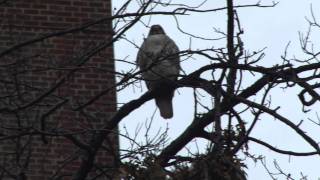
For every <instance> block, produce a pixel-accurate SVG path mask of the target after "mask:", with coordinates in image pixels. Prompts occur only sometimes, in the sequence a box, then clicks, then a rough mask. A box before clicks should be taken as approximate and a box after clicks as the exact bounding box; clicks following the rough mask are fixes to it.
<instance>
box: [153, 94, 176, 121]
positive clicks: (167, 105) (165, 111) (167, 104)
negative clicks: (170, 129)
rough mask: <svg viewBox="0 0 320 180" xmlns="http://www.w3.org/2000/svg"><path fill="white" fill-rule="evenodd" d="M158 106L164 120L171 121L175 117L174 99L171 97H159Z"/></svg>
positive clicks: (157, 99)
mask: <svg viewBox="0 0 320 180" xmlns="http://www.w3.org/2000/svg"><path fill="white" fill-rule="evenodd" d="M155 101H156V104H157V106H158V108H159V110H160V115H161V116H162V117H163V118H164V119H170V118H172V116H173V108H172V98H171V97H158V98H156V99H155Z"/></svg>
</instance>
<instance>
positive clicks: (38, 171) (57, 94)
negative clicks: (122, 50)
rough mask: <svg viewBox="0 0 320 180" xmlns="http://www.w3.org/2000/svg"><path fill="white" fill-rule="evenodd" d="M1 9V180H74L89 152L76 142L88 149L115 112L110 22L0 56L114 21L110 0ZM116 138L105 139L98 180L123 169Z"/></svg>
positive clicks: (45, 1) (13, 3) (14, 4)
mask: <svg viewBox="0 0 320 180" xmlns="http://www.w3.org/2000/svg"><path fill="white" fill-rule="evenodd" d="M1 2H2V1H0V77H1V78H0V135H1V136H0V142H1V143H0V179H5V178H9V179H10V178H17V177H18V175H19V174H24V176H26V177H28V179H31V180H38V179H39V180H45V179H59V178H61V179H70V178H71V175H72V173H73V172H74V171H75V170H76V169H77V167H78V166H79V162H80V161H79V155H80V154H81V152H82V149H81V148H79V147H78V146H77V145H75V143H74V141H72V140H71V139H70V138H69V137H70V136H69V135H72V136H73V137H76V138H77V139H80V140H81V141H82V142H84V143H88V140H89V139H90V137H92V136H94V134H95V133H97V132H99V128H101V127H102V124H103V123H104V122H105V121H106V120H107V119H108V117H109V116H110V115H111V114H112V113H113V112H115V111H116V105H115V103H116V98H115V91H114V89H113V87H112V86H113V85H114V74H113V73H112V72H113V70H114V61H113V49H112V46H106V44H108V42H109V41H110V40H111V37H112V24H111V22H103V23H100V24H97V25H94V26H92V27H89V28H86V29H83V30H81V31H76V32H72V33H68V34H64V35H61V36H54V37H51V38H48V39H43V40H41V41H39V42H35V43H30V44H28V45H26V46H22V47H19V48H15V49H14V50H12V51H10V52H9V53H7V54H5V55H1V52H4V51H6V50H8V49H9V48H11V47H14V46H15V45H18V44H21V43H22V42H26V41H29V40H32V39H35V38H38V37H42V36H43V35H45V34H50V33H56V32H60V31H61V30H65V29H68V28H72V27H78V26H81V25H82V24H84V23H86V22H90V21H92V20H96V19H99V18H101V17H105V16H109V15H110V13H111V0H90V1H88V0H32V1H26V0H9V1H6V2H5V3H1ZM101 47H103V48H101ZM99 48H101V50H99V51H97V52H96V50H97V49H99ZM107 89H108V90H109V91H108V93H106V94H105V95H104V96H102V97H100V98H99V99H98V100H96V101H94V102H93V103H92V104H90V105H88V106H86V107H85V108H83V109H80V110H79V109H77V107H79V106H80V105H81V104H84V103H86V102H88V101H89V100H90V99H92V98H93V97H95V96H96V95H97V94H99V93H100V92H101V91H103V90H107ZM115 132H116V130H115ZM115 134H116V133H114V134H113V135H111V136H110V137H109V138H108V139H106V141H105V143H104V148H103V149H102V150H101V152H99V156H98V158H97V160H96V163H97V164H96V166H95V168H94V169H93V172H92V173H91V176H95V175H99V174H100V175H101V174H102V175H101V176H99V177H100V178H101V179H105V178H106V175H104V174H103V172H104V171H106V172H110V171H109V170H110V169H112V168H114V167H115V166H116V162H117V160H116V159H117V153H118V151H117V148H118V137H117V135H115Z"/></svg>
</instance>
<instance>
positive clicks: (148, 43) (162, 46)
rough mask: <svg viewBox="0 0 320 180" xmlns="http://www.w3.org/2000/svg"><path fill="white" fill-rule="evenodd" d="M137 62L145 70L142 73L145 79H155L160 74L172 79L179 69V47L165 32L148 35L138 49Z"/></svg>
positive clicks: (159, 76)
mask: <svg viewBox="0 0 320 180" xmlns="http://www.w3.org/2000/svg"><path fill="white" fill-rule="evenodd" d="M137 64H138V66H139V67H140V69H141V70H146V72H143V73H142V76H143V77H144V78H145V79H146V80H156V79H159V78H161V76H162V78H165V77H167V78H170V79H172V80H174V79H176V78H177V76H178V75H179V70H180V58H179V48H178V46H177V45H176V44H175V42H174V41H173V40H172V39H170V38H169V37H168V36H167V35H165V34H158V35H152V36H148V38H146V39H145V40H144V42H143V44H142V46H141V48H140V49H139V52H138V55H137ZM148 68H150V69H148ZM171 77H172V78H171Z"/></svg>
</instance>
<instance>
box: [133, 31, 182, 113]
mask: <svg viewBox="0 0 320 180" xmlns="http://www.w3.org/2000/svg"><path fill="white" fill-rule="evenodd" d="M137 64H138V66H139V68H140V70H141V71H142V78H143V79H144V80H145V82H146V85H147V88H148V89H149V90H153V89H157V90H159V91H158V92H159V93H158V94H157V95H155V102H156V105H157V107H158V108H159V110H160V115H161V116H162V117H163V118H165V119H169V118H172V116H173V108H172V98H173V95H174V82H175V81H176V80H177V78H178V75H179V70H180V58H179V48H178V46H177V45H176V44H175V42H174V41H173V40H172V39H170V38H169V37H168V36H167V35H166V33H165V32H164V30H163V28H162V27H161V26H160V25H153V26H151V29H150V32H149V34H148V37H147V38H146V39H145V40H144V42H143V44H142V45H141V47H140V49H139V52H138V55H137Z"/></svg>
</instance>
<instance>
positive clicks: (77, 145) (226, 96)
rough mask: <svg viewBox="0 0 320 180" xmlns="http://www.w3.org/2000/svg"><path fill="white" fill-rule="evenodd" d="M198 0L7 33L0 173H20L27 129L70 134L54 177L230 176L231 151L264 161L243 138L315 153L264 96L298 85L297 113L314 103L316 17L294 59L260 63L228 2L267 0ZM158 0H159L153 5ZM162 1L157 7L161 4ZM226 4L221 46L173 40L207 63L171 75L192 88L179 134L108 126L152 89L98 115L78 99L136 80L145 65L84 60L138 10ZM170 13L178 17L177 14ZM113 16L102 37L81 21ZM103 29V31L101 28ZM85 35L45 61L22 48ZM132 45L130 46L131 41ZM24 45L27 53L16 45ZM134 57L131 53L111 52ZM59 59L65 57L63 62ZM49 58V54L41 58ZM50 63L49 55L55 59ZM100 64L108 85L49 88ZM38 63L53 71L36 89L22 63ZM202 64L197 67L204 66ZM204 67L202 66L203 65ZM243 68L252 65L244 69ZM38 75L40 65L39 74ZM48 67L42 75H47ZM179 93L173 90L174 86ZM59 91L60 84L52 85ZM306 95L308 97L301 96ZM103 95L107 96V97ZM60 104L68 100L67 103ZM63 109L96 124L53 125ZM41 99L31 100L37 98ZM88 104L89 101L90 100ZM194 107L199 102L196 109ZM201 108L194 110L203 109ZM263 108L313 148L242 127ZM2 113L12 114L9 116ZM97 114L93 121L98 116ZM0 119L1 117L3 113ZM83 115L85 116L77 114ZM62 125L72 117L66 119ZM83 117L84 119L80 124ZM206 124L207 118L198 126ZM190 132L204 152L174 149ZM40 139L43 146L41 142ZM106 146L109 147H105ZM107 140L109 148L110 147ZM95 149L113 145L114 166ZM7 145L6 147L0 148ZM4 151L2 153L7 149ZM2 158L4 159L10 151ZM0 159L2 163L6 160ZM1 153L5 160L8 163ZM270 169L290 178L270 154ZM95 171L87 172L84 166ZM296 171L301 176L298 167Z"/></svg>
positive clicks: (121, 36)
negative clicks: (75, 92)
mask: <svg viewBox="0 0 320 180" xmlns="http://www.w3.org/2000/svg"><path fill="white" fill-rule="evenodd" d="M2 3H3V4H6V3H8V2H7V1H3V2H1V3H0V5H1V6H3V4H2ZM134 3H136V4H138V5H139V6H137V7H138V8H137V9H136V11H135V12H130V10H129V7H130V6H131V5H132V4H134ZM205 4H206V1H203V2H201V3H199V5H197V6H190V5H188V4H187V3H186V4H175V3H173V2H171V1H162V0H160V1H155V0H142V1H131V0H128V1H126V2H124V4H123V6H122V7H121V8H119V9H115V12H114V13H113V14H112V15H109V16H106V17H102V18H99V19H97V20H95V21H90V22H88V23H86V24H82V25H78V26H74V27H70V28H67V29H63V30H57V31H55V32H51V33H45V34H43V35H41V36H32V37H31V38H28V39H26V40H22V41H20V42H19V41H15V42H19V43H16V44H10V46H9V47H7V48H4V49H2V48H1V52H0V59H1V60H2V61H1V64H0V73H1V76H2V78H1V82H0V86H1V93H2V94H1V97H0V114H1V115H0V117H1V120H2V122H3V123H2V124H1V137H0V140H1V141H2V142H3V143H8V144H14V146H11V145H10V147H9V146H8V148H12V149H10V150H9V152H10V153H9V154H10V156H13V157H14V159H15V162H14V163H12V162H13V161H11V162H8V161H5V160H3V161H2V164H0V169H1V174H0V175H1V176H0V177H1V178H2V179H5V178H11V179H26V178H27V177H26V175H25V171H27V169H28V168H29V164H30V162H31V161H32V158H33V157H34V155H35V154H34V152H33V150H32V149H33V148H32V147H33V146H35V144H34V143H33V142H34V141H33V140H34V139H38V140H40V141H41V142H42V143H43V144H47V143H48V141H52V142H55V143H59V141H69V142H71V144H72V146H71V148H73V149H72V150H71V151H70V152H73V153H71V154H70V157H67V158H65V159H63V160H62V161H63V163H61V164H60V165H59V166H57V167H55V168H56V169H55V170H54V172H55V173H54V174H51V175H50V176H48V178H51V179H62V178H64V177H68V178H70V179H74V180H82V179H121V178H123V179H225V180H229V179H230V180H231V179H232V180H234V179H239V180H243V179H246V173H245V167H246V165H245V162H244V161H243V160H242V159H241V158H240V157H239V154H244V155H245V156H247V157H249V158H252V159H254V160H256V161H261V162H262V164H264V165H265V167H267V166H266V164H265V163H264V161H263V158H261V157H256V156H254V155H252V154H251V153H250V152H249V151H248V149H249V148H250V145H249V143H257V144H259V145H262V146H264V147H266V148H268V149H270V150H272V151H274V152H277V153H279V154H284V155H290V156H312V155H319V154H320V149H319V145H318V142H317V140H316V138H315V137H312V136H310V135H308V133H307V129H303V128H302V127H301V124H302V123H303V122H302V121H301V122H300V123H299V124H296V123H294V121H293V120H291V119H290V118H288V117H287V116H286V114H281V113H279V109H280V108H281V107H280V106H277V105H274V104H272V102H271V100H270V97H271V96H272V90H273V89H276V88H279V87H281V88H283V89H290V88H297V89H299V90H300V93H299V95H298V98H299V103H301V104H302V105H303V109H302V110H301V111H302V112H303V113H307V112H308V111H309V109H306V108H307V107H309V108H312V107H313V106H314V104H316V103H318V101H319V100H320V96H319V93H318V89H319V87H320V85H319V82H318V78H319V76H320V75H319V71H318V69H319V68H320V63H319V60H318V56H319V54H320V52H319V51H317V50H316V49H314V48H313V46H312V43H311V39H310V37H311V33H312V32H313V31H314V30H315V31H317V30H320V25H319V23H318V22H317V19H316V17H315V16H314V15H313V16H312V18H311V20H309V21H308V22H309V26H310V28H309V31H308V32H307V34H300V42H301V49H302V51H303V52H304V53H305V55H306V56H305V57H306V58H303V59H298V58H288V57H287V54H286V52H287V50H286V49H285V54H284V55H283V56H282V57H281V59H282V63H281V64H274V65H272V66H270V67H265V66H262V65H260V64H259V63H260V61H261V60H262V59H263V58H264V55H265V54H264V49H261V50H256V51H255V52H252V53H250V52H248V51H246V49H245V48H244V42H243V41H242V35H243V33H244V32H243V27H242V26H241V23H240V17H239V16H238V14H237V10H238V9H240V8H268V7H270V8H272V7H274V6H276V5H277V3H273V4H261V3H260V2H257V3H254V4H235V2H233V0H226V1H225V5H224V6H222V7H218V8H217V7H214V8H212V7H206V6H205ZM158 7H165V9H166V10H161V11H158ZM160 9H161V8H160ZM162 9H163V8H162ZM220 11H224V12H227V26H226V27H225V30H216V33H218V34H219V35H220V36H221V37H220V38H219V40H221V41H224V42H225V43H224V44H225V45H224V46H221V47H215V48H208V49H198V48H196V49H182V50H181V51H180V52H179V56H180V57H181V59H182V60H184V61H188V60H190V59H192V58H199V57H201V58H203V59H205V60H206V61H207V64H206V65H204V66H202V67H200V68H198V69H195V70H194V71H193V72H191V73H182V72H181V75H180V76H179V79H178V80H177V81H176V82H174V88H175V89H179V88H182V87H187V88H191V89H193V90H194V97H193V99H194V103H195V105H194V106H195V111H194V116H193V117H190V118H192V119H193V121H192V123H191V124H189V125H188V127H187V128H186V129H185V130H184V131H183V133H182V134H181V135H179V136H178V137H177V138H175V139H174V140H172V141H169V140H168V136H167V133H166V130H165V131H159V132H158V133H157V134H156V135H155V136H150V135H149V132H150V131H151V126H152V123H153V117H152V118H151V121H149V122H146V124H144V125H142V126H141V127H137V133H138V132H139V129H141V128H144V129H145V131H146V133H145V135H144V136H145V141H143V142H140V140H138V139H137V134H135V135H132V134H130V133H120V134H119V133H118V132H117V126H118V124H119V122H121V120H123V118H124V117H126V116H130V113H132V112H133V111H134V110H136V109H138V108H139V107H140V106H141V105H143V104H144V103H146V102H147V101H150V100H151V99H153V98H154V97H155V95H156V94H157V93H159V92H157V90H156V89H155V90H151V91H148V92H146V93H144V94H143V95H142V96H141V97H139V98H138V99H132V100H130V101H129V102H127V103H125V104H122V105H121V106H120V107H119V108H118V110H117V111H116V112H115V113H113V114H110V115H109V116H108V117H106V116H101V115H100V116H99V115H98V114H99V112H95V113H90V112H89V110H88V109H90V108H92V105H93V104H95V103H97V102H100V101H101V99H102V98H103V97H105V96H106V95H108V94H110V93H111V94H112V92H113V91H122V90H123V89H126V88H131V87H135V88H137V87H139V85H140V83H141V80H142V77H141V73H142V72H143V71H147V70H148V69H141V70H140V69H137V68H133V69H132V70H131V71H129V72H116V71H113V70H112V69H110V68H109V69H108V68H101V67H92V66H91V64H90V60H92V59H94V57H96V56H104V54H103V52H104V51H105V49H107V48H110V47H112V46H113V44H114V43H115V42H116V41H129V42H130V40H129V39H127V38H126V36H125V34H126V32H128V31H130V30H131V29H132V28H134V27H135V25H136V24H137V23H142V24H144V25H145V27H146V28H148V27H150V24H148V22H144V21H143V19H142V18H143V17H152V16H172V17H173V18H177V17H179V16H187V15H192V14H194V13H209V12H210V13H212V12H220ZM177 21H178V20H177ZM106 22H108V23H110V22H113V24H114V25H113V35H112V37H110V38H106V39H102V40H100V41H98V42H96V40H97V38H96V39H95V38H94V36H95V34H90V32H91V31H90V30H92V29H94V28H99V27H100V25H102V26H103V25H105V24H104V23H106ZM177 28H178V29H179V30H180V31H181V32H182V33H184V34H188V35H189V36H191V37H193V38H197V39H202V40H204V41H212V43H213V45H214V43H215V42H216V41H215V40H212V39H210V38H203V37H200V36H198V35H196V34H189V33H187V32H186V30H184V29H181V28H180V26H179V23H178V24H177ZM105 33H110V32H105ZM81 35H85V36H86V37H93V40H92V42H91V41H90V43H92V44H90V43H88V44H86V46H83V47H82V48H80V49H79V51H76V52H70V53H74V54H72V56H73V59H71V60H70V61H69V60H68V61H67V60H66V59H65V61H62V62H55V61H49V60H50V57H45V56H43V54H37V53H35V52H34V51H28V48H31V47H33V48H34V47H38V46H42V47H46V46H48V48H50V47H49V46H50V41H52V40H54V39H55V38H57V37H67V36H81ZM130 43H132V45H133V46H135V47H139V45H138V44H135V43H134V42H130ZM22 51H23V52H25V51H28V53H22ZM39 56H42V58H43V59H46V58H47V59H46V61H45V64H44V65H43V66H40V67H33V66H32V62H33V60H36V58H35V57H39ZM115 61H121V62H126V63H128V64H131V65H133V66H134V67H135V66H136V65H135V60H134V59H121V60H115ZM64 62H68V63H64ZM50 63H51V64H50ZM55 63H56V64H55ZM92 69H94V70H95V71H101V72H102V73H104V74H106V75H109V77H113V76H117V78H118V81H117V82H116V83H114V84H113V85H111V86H107V87H104V86H103V88H100V89H99V91H98V92H97V93H96V94H93V95H90V96H88V97H87V98H84V99H81V97H78V98H79V99H77V101H72V102H70V101H71V100H70V99H68V96H67V95H61V94H59V92H58V91H59V90H61V89H63V87H64V86H66V85H68V84H69V85H75V86H76V85H77V82H75V83H74V82H72V83H70V82H71V80H70V79H72V78H74V77H75V74H77V73H78V72H79V71H86V70H88V71H90V70H92ZM38 72H40V74H39V75H41V73H42V72H44V74H46V73H53V72H54V73H56V75H55V76H54V77H55V78H54V79H51V80H48V82H42V83H49V84H46V85H45V86H46V87H47V88H45V89H42V88H41V85H40V86H38V85H36V83H41V81H33V79H30V77H31V76H30V73H38ZM204 74H206V75H204ZM207 74H211V75H207ZM251 74H253V75H255V76H254V78H252V77H251ZM42 75H43V74H42ZM247 76H248V77H249V76H250V79H252V81H251V82H250V84H247V83H244V81H243V80H244V79H246V78H247ZM48 77H49V76H48ZM199 92H200V93H201V92H204V93H205V97H206V98H208V99H212V106H211V107H210V106H206V105H204V104H203V103H202V101H201V100H199V99H200V98H199V96H201V95H200V93H199ZM182 93H183V92H182ZM62 94H63V93H62ZM307 97H308V98H307ZM111 103H113V104H114V103H115V102H112V101H111ZM68 104H69V105H68ZM67 105H68V107H69V109H71V111H72V112H73V113H76V114H77V116H79V117H80V118H79V119H84V121H83V122H88V123H89V124H90V122H93V121H95V120H100V122H104V124H100V125H99V126H94V127H91V126H88V127H87V126H86V127H83V126H79V127H77V128H75V129H73V128H65V127H63V126H62V127H61V126H59V124H58V123H56V122H57V121H59V120H58V119H57V118H59V117H57V116H56V113H57V112H58V111H61V110H62V107H64V106H67ZM40 107H41V108H40ZM94 107H95V106H94ZM198 107H202V109H201V110H199V108H198ZM203 109H204V110H203ZM265 118H272V119H276V120H277V121H279V122H281V123H283V124H284V125H286V126H288V127H289V128H290V129H292V130H293V131H294V132H295V133H296V134H297V135H298V136H300V137H301V138H303V140H304V141H305V142H306V143H307V144H308V145H309V146H310V147H312V148H313V151H310V152H296V151H295V150H294V149H279V148H277V147H276V146H274V145H273V144H269V143H267V142H265V141H263V140H260V139H258V138H256V137H254V136H253V135H252V134H251V132H252V130H253V129H254V128H256V127H257V126H258V121H259V120H261V119H265ZM5 119H10V120H11V119H12V121H10V122H9V123H8V122H7V121H5ZM101 120H102V121H101ZM310 121H312V122H314V124H315V126H319V124H320V123H319V121H320V120H319V117H315V118H314V119H310ZM5 122H6V123H5ZM83 124H85V123H83ZM71 126H72V125H71ZM89 127H90V128H89ZM207 127H209V128H207ZM112 134H113V135H119V136H122V137H125V138H127V139H128V140H129V141H130V142H131V143H132V148H131V149H126V150H122V149H121V150H120V154H119V153H118V152H114V151H113V150H114V149H115V148H114V147H112V143H111V142H110V138H108V137H109V136H110V135H112ZM195 138H201V139H204V140H206V141H207V142H208V146H207V148H206V149H205V153H200V152H199V153H194V152H190V153H189V154H188V155H181V154H179V153H178V152H179V151H180V150H182V149H183V148H185V147H186V145H187V144H188V143H190V142H191V141H192V140H193V139H195ZM48 149H50V147H48ZM110 149H111V150H110ZM112 149H113V150H112ZM101 151H108V152H109V153H111V154H112V153H113V154H114V158H115V159H116V161H117V166H116V167H106V166H103V165H101V163H99V161H98V160H97V156H98V154H99V153H100V152H101ZM6 152H7V151H6ZM8 156H9V155H8ZM75 159H77V160H78V162H79V163H78V166H77V167H76V170H75V171H73V172H72V174H64V168H65V167H67V166H68V165H70V164H72V163H74V160H75ZM11 160H12V159H11ZM8 163H9V165H8ZM10 163H11V164H10ZM274 165H275V167H276V168H277V170H278V172H277V173H272V172H270V171H267V172H268V173H269V175H270V177H271V178H273V179H276V177H277V176H284V177H286V178H287V179H295V178H294V177H291V175H290V173H288V172H285V171H284V170H282V169H281V167H280V166H279V165H278V164H277V163H276V162H275V163H274ZM93 172H95V174H94V175H92V173H93ZM302 179H306V177H305V176H303V175H302Z"/></svg>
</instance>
